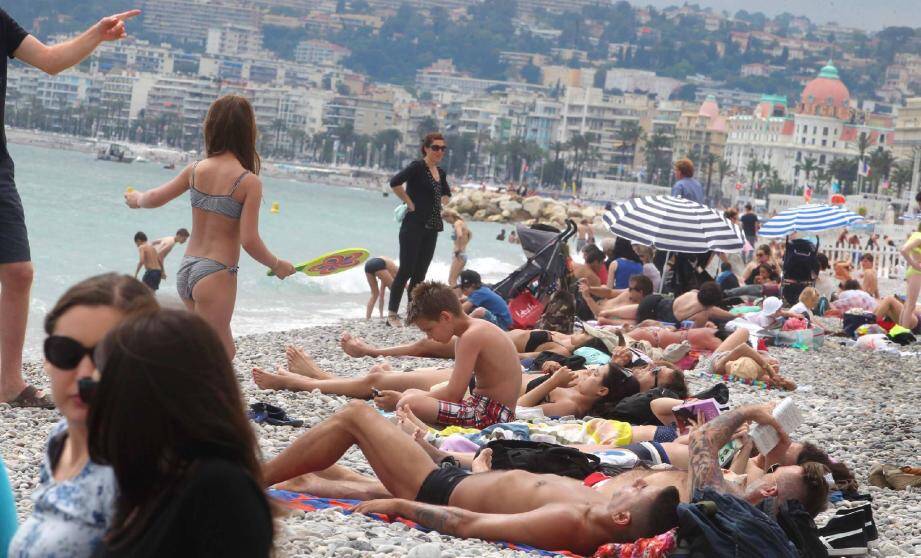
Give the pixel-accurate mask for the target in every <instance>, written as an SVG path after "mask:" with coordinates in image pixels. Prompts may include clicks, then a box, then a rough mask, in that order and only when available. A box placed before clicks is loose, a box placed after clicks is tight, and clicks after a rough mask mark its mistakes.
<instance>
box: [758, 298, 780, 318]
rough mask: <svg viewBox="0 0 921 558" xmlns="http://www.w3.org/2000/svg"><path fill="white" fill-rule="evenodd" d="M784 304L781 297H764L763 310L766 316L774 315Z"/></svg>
mask: <svg viewBox="0 0 921 558" xmlns="http://www.w3.org/2000/svg"><path fill="white" fill-rule="evenodd" d="M782 306H783V302H781V301H780V299H779V298H777V297H776V296H769V297H767V298H766V299H764V303H763V304H762V305H761V312H762V313H763V314H764V315H765V316H772V315H774V314H776V313H777V312H778V311H779V310H780V308H781V307H782Z"/></svg>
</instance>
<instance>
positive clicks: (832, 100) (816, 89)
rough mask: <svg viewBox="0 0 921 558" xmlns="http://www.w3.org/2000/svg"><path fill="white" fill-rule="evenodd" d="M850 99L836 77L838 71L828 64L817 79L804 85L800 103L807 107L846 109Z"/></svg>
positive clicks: (845, 87)
mask: <svg viewBox="0 0 921 558" xmlns="http://www.w3.org/2000/svg"><path fill="white" fill-rule="evenodd" d="M850 98H851V94H850V92H849V91H848V90H847V86H846V85H844V83H843V82H842V81H841V78H839V77H838V70H837V69H836V68H835V67H834V66H832V65H831V64H829V65H827V66H825V67H824V68H822V71H820V72H819V77H817V78H815V79H814V80H812V81H810V82H809V83H807V84H806V87H805V89H803V96H802V99H801V102H802V103H803V104H804V105H807V106H809V105H811V106H815V105H818V106H831V107H841V108H846V107H847V104H848V100H849V99H850Z"/></svg>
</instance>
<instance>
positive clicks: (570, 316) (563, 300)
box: [537, 275, 582, 333]
mask: <svg viewBox="0 0 921 558" xmlns="http://www.w3.org/2000/svg"><path fill="white" fill-rule="evenodd" d="M574 286H575V285H574V284H573V283H572V281H570V276H569V275H564V276H563V277H561V278H560V283H559V288H558V289H557V290H556V292H554V293H553V294H552V295H550V299H549V300H548V301H547V304H546V306H544V313H543V315H542V316H541V317H540V320H539V321H538V322H537V328H538V329H546V330H549V331H557V332H559V333H572V327H573V325H574V324H575V322H576V297H575V296H574V295H573V293H572V287H574ZM576 288H578V287H576ZM579 298H580V299H581V298H582V297H581V296H579Z"/></svg>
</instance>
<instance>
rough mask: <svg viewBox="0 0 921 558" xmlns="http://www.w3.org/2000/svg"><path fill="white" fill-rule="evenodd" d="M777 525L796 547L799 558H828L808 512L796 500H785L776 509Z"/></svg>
mask: <svg viewBox="0 0 921 558" xmlns="http://www.w3.org/2000/svg"><path fill="white" fill-rule="evenodd" d="M776 519H777V524H778V525H780V528H781V529H783V531H784V533H786V534H787V537H788V538H789V539H790V542H792V543H793V546H795V547H796V550H797V551H798V552H799V556H800V558H828V551H827V550H826V549H825V545H824V544H822V541H821V540H819V530H818V529H817V528H816V525H815V521H813V519H812V516H811V515H809V512H807V511H806V509H805V508H804V507H803V505H802V504H800V503H799V502H798V501H796V500H787V501H786V502H784V503H783V504H781V505H780V506H778V508H777V516H776Z"/></svg>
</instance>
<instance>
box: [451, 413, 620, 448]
mask: <svg viewBox="0 0 921 558" xmlns="http://www.w3.org/2000/svg"><path fill="white" fill-rule="evenodd" d="M435 434H437V435H438V436H445V437H447V436H451V435H455V434H460V435H462V436H464V437H465V438H467V439H468V440H470V441H471V442H473V443H475V444H477V445H479V446H485V445H486V444H488V443H489V442H490V441H491V440H530V441H534V442H549V443H554V444H563V445H572V444H598V445H610V446H626V445H628V444H630V443H632V441H633V429H632V427H631V426H630V424H629V423H626V422H621V421H617V420H606V419H600V418H593V419H590V420H587V421H583V420H573V421H567V422H553V423H549V422H540V423H527V422H505V423H500V424H494V425H492V426H489V427H486V428H484V429H483V430H477V429H475V428H461V427H458V426H449V427H447V428H445V429H443V430H437V431H435Z"/></svg>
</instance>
